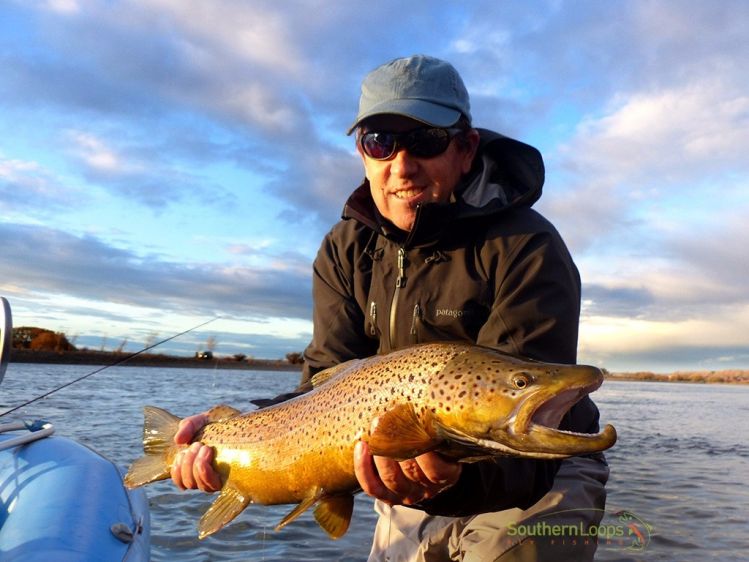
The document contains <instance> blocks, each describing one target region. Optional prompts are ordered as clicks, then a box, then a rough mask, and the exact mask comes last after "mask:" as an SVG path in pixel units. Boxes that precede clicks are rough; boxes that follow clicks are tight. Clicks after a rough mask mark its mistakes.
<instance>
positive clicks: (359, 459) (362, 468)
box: [354, 441, 397, 505]
mask: <svg viewBox="0 0 749 562" xmlns="http://www.w3.org/2000/svg"><path fill="white" fill-rule="evenodd" d="M354 474H355V475H356V479H357V480H358V481H359V486H361V489H362V491H363V492H364V493H365V494H367V495H368V496H371V497H373V498H377V499H380V500H382V501H384V502H385V503H388V504H391V505H392V504H393V503H395V501H396V499H397V498H395V496H394V495H393V494H391V493H390V491H389V490H388V489H387V488H386V487H385V485H384V484H383V483H382V480H381V479H380V476H379V474H378V473H377V469H376V468H375V464H374V458H373V457H372V454H371V453H370V452H369V446H368V445H367V444H366V443H365V442H363V441H359V442H358V443H357V444H356V446H355V447H354Z"/></svg>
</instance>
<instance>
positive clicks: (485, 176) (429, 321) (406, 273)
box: [302, 130, 598, 516]
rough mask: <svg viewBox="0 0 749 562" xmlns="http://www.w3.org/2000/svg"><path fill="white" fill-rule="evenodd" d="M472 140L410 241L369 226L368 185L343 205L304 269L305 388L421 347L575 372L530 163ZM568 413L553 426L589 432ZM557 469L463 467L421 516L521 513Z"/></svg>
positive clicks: (565, 277) (571, 292) (524, 153)
mask: <svg viewBox="0 0 749 562" xmlns="http://www.w3.org/2000/svg"><path fill="white" fill-rule="evenodd" d="M480 133H481V144H480V147H479V153H478V155H477V157H476V160H475V163H474V166H473V169H472V171H471V172H470V173H469V174H468V175H467V176H466V178H465V179H464V180H463V182H462V183H461V185H460V186H459V187H458V188H457V189H456V191H455V193H454V195H453V198H452V199H453V200H452V201H450V202H449V203H446V204H440V205H436V204H430V205H424V206H421V207H419V208H418V209H417V215H416V222H415V225H414V228H413V229H412V230H411V232H410V233H407V232H403V231H401V230H399V229H397V228H396V227H395V226H393V225H392V224H391V223H390V222H389V221H387V220H385V219H384V218H382V217H381V216H380V215H379V213H378V211H377V209H376V207H375V205H374V202H373V200H372V198H371V196H370V191H369V184H368V183H367V181H366V180H365V182H364V183H363V184H362V185H361V186H360V187H359V188H358V189H357V190H356V191H355V192H354V193H353V194H352V195H351V197H350V198H349V200H348V202H347V203H346V206H345V208H344V212H343V220H341V221H340V222H339V223H338V224H336V225H335V226H334V227H333V229H332V230H331V231H330V232H329V233H328V235H327V236H326V237H325V239H324V240H323V242H322V245H321V247H320V250H319V253H318V255H317V258H316V259H315V263H314V280H313V297H314V316H313V320H314V333H313V338H312V342H311V343H310V345H309V346H308V347H307V349H306V350H305V353H304V356H305V367H304V373H303V377H302V382H303V383H304V382H305V381H307V380H308V379H309V377H311V376H312V375H313V374H314V373H316V372H318V371H320V370H322V369H325V368H328V367H330V366H332V365H336V364H338V363H340V362H343V361H346V360H348V359H352V358H355V357H367V356H370V355H373V354H375V353H385V352H388V351H391V350H394V349H397V348H401V347H404V346H407V345H411V344H415V343H422V342H433V341H449V340H464V341H471V342H475V343H478V344H480V345H486V346H489V347H493V348H496V349H499V350H501V351H504V352H508V353H512V354H516V355H522V356H526V357H531V358H534V359H538V360H543V361H550V362H560V363H574V362H575V357H576V348H577V331H578V318H579V312H580V278H579V275H578V272H577V269H576V267H575V265H574V263H573V262H572V258H571V257H570V255H569V252H568V251H567V248H566V247H565V245H564V242H563V241H562V239H561V237H560V236H559V234H558V233H557V231H556V229H555V228H554V227H553V226H552V225H551V223H549V222H548V221H547V220H546V219H544V218H543V217H542V216H541V215H540V214H539V213H537V212H536V211H534V210H533V209H531V205H532V204H533V203H534V202H535V201H536V200H537V199H538V198H539V197H540V195H541V188H542V185H543V181H544V166H543V160H542V159H541V155H540V154H539V152H538V151H537V150H536V149H534V148H533V147H530V146H528V145H526V144H523V143H520V142H518V141H515V140H512V139H509V138H507V137H503V136H501V135H498V134H496V133H492V132H489V131H484V130H481V131H480ZM574 410H575V411H574V412H572V414H573V415H571V416H570V415H568V416H567V418H566V419H565V421H564V422H563V425H562V427H563V428H568V429H574V430H576V431H586V432H595V431H597V430H598V411H597V409H596V408H595V406H594V405H593V403H592V402H591V401H590V400H589V399H586V400H584V401H583V402H581V403H579V405H578V406H576V407H575V409H574ZM557 468H558V463H556V462H552V461H532V460H522V459H501V460H498V461H496V462H493V461H487V462H480V463H475V464H471V465H466V466H465V467H464V470H463V473H462V474H463V476H462V477H461V480H460V482H459V483H458V485H456V486H455V487H453V488H452V489H451V490H449V491H447V492H445V493H443V494H440V495H439V496H438V497H437V498H435V499H433V500H430V501H429V502H425V503H424V504H423V505H422V508H423V509H425V510H426V511H428V512H429V513H434V514H440V515H456V516H457V515H464V514H469V513H478V512H481V511H493V510H496V509H503V508H509V507H521V508H525V507H528V506H530V505H532V504H533V503H535V501H537V500H538V499H539V498H540V497H541V496H542V495H543V494H544V493H546V492H547V491H548V490H549V488H550V487H551V484H552V482H553V476H554V474H555V472H556V469H557ZM465 498H471V500H470V501H468V502H466V499H465Z"/></svg>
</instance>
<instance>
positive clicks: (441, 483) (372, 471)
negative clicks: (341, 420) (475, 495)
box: [354, 441, 462, 505]
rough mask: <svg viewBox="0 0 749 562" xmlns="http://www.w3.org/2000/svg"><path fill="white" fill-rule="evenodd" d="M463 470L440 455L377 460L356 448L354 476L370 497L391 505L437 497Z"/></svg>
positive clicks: (364, 449)
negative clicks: (398, 459) (399, 459)
mask: <svg viewBox="0 0 749 562" xmlns="http://www.w3.org/2000/svg"><path fill="white" fill-rule="evenodd" d="M461 470H462V466H461V465H460V464H458V463H456V462H452V461H449V460H447V459H445V458H444V457H442V456H441V455H439V454H438V453H424V454H423V455H419V456H418V457H416V458H413V459H408V460H405V461H401V462H398V461H394V460H393V459H389V458H387V457H375V456H372V454H371V453H370V452H369V446H368V445H367V444H366V443H365V442H363V441H359V442H358V443H357V444H356V447H355V448H354V473H355V474H356V479H357V480H358V481H359V485H360V486H361V488H362V490H363V491H364V493H365V494H367V495H368V496H372V497H373V498H376V499H379V500H382V501H384V502H385V503H387V504H388V505H412V504H415V503H419V502H421V501H424V500H427V499H429V498H432V497H434V496H435V495H437V494H439V493H440V492H442V491H444V490H446V489H447V488H449V487H450V486H452V485H453V484H455V483H456V482H457V481H458V478H459V477H460V472H461Z"/></svg>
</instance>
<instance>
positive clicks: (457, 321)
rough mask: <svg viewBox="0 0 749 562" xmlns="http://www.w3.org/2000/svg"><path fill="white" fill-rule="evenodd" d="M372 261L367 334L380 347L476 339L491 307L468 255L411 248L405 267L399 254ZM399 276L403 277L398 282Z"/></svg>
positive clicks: (482, 281)
mask: <svg viewBox="0 0 749 562" xmlns="http://www.w3.org/2000/svg"><path fill="white" fill-rule="evenodd" d="M383 255H384V259H379V260H374V261H373V266H372V276H371V284H370V286H369V291H368V296H367V302H366V306H365V307H363V308H364V312H365V326H364V329H365V333H366V334H367V336H368V337H371V338H375V339H377V340H379V342H380V345H379V347H380V351H386V350H389V349H392V348H398V347H403V346H406V345H411V344H415V343H425V342H430V341H445V340H464V341H476V339H477V336H478V333H479V330H480V329H481V327H482V326H483V324H484V323H485V322H486V320H487V318H488V316H489V312H490V310H491V298H490V297H491V294H490V291H489V290H488V284H487V282H486V280H485V279H484V278H482V276H481V275H480V274H479V272H478V271H477V270H476V268H475V267H472V266H471V264H470V263H466V254H465V253H464V252H459V253H457V254H452V255H446V254H444V253H442V252H439V251H436V252H433V251H427V252H424V251H423V250H418V249H414V250H410V251H408V252H407V253H406V256H405V262H404V263H403V268H402V271H401V270H400V267H399V263H398V260H397V258H396V257H395V256H394V257H393V259H392V260H389V259H387V256H388V252H384V254H381V255H380V257H382V256H383ZM399 279H400V281H399Z"/></svg>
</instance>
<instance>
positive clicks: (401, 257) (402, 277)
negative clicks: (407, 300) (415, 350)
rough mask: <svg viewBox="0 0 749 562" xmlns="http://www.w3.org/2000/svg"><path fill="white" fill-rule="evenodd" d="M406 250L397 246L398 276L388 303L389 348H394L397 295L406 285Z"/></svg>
mask: <svg viewBox="0 0 749 562" xmlns="http://www.w3.org/2000/svg"><path fill="white" fill-rule="evenodd" d="M405 263H406V250H405V248H403V247H400V248H398V278H397V279H396V280H395V292H393V301H392V303H391V304H390V330H389V333H388V340H389V343H390V349H391V350H392V349H395V342H396V337H395V326H396V322H397V320H398V295H399V294H400V290H401V287H405V286H406V281H407V279H406V270H405Z"/></svg>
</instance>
